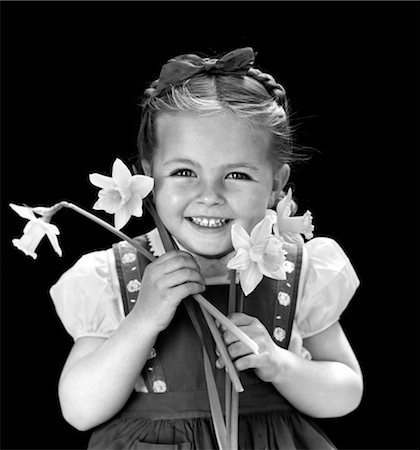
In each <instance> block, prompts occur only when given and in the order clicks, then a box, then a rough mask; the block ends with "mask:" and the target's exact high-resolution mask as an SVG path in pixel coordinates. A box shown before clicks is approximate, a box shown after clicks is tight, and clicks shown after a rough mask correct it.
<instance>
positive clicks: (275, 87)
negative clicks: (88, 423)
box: [247, 67, 287, 107]
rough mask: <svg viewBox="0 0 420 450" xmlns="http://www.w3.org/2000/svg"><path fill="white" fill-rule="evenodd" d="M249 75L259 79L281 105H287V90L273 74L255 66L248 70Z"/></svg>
mask: <svg viewBox="0 0 420 450" xmlns="http://www.w3.org/2000/svg"><path fill="white" fill-rule="evenodd" d="M247 75H248V76H250V77H252V78H254V80H257V81H259V82H260V83H261V84H262V85H263V86H264V87H265V89H266V90H267V92H268V93H269V94H270V95H271V96H272V97H273V98H274V99H275V100H276V101H277V103H278V104H279V105H281V106H283V107H286V106H287V102H286V91H285V89H284V87H283V86H282V85H281V84H280V83H277V81H276V80H275V79H274V77H273V76H272V75H270V74H269V73H264V72H261V70H259V69H255V68H254V67H251V68H250V69H249V70H248V73H247Z"/></svg>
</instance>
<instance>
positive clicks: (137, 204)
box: [127, 195, 143, 217]
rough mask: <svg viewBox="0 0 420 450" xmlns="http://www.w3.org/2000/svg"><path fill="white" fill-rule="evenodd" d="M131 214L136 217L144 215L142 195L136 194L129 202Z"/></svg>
mask: <svg viewBox="0 0 420 450" xmlns="http://www.w3.org/2000/svg"><path fill="white" fill-rule="evenodd" d="M127 206H128V209H129V211H130V214H131V215H132V216H135V217H141V216H142V215H143V200H142V198H141V196H140V195H135V196H132V197H131V198H130V200H129V201H128V202H127Z"/></svg>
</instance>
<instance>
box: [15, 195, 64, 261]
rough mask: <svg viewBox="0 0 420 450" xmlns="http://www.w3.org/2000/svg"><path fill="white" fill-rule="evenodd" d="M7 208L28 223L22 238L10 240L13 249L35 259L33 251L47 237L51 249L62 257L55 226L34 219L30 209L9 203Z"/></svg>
mask: <svg viewBox="0 0 420 450" xmlns="http://www.w3.org/2000/svg"><path fill="white" fill-rule="evenodd" d="M9 206H10V207H11V208H12V209H13V211H15V212H16V213H17V214H19V216H21V217H23V218H24V219H26V220H28V223H27V224H26V226H25V228H24V229H23V236H22V237H21V238H20V239H13V240H12V243H13V245H14V246H15V247H17V248H18V249H19V250H21V251H22V252H24V253H25V254H26V255H28V256H31V257H32V258H33V259H36V258H37V254H36V253H35V250H36V249H37V247H38V245H39V243H40V242H41V239H42V238H43V237H44V236H47V237H48V239H49V241H50V242H51V245H52V246H53V249H54V250H55V251H56V252H57V254H58V255H59V256H61V255H62V251H61V248H60V246H59V244H58V239H57V235H59V234H60V231H59V229H58V228H57V227H56V226H55V225H52V224H51V223H48V222H47V221H46V220H45V219H42V218H39V217H36V216H35V214H34V212H33V211H32V209H31V208H28V207H27V206H19V205H15V204H13V203H10V204H9Z"/></svg>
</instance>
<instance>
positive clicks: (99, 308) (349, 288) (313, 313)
mask: <svg viewBox="0 0 420 450" xmlns="http://www.w3.org/2000/svg"><path fill="white" fill-rule="evenodd" d="M147 237H148V239H149V243H150V245H151V250H152V253H153V254H154V255H155V256H160V255H161V254H163V252H164V250H163V246H162V243H161V241H160V238H159V234H158V232H157V230H156V229H155V230H153V231H151V232H150V233H148V234H147ZM228 256H229V258H228V259H230V257H231V256H232V255H228ZM224 259H226V258H224ZM207 261H209V260H207ZM198 262H199V264H200V266H201V268H202V272H203V275H204V278H205V279H206V283H207V284H221V283H228V279H227V277H226V276H222V275H220V273H217V268H215V267H214V264H213V267H212V266H210V267H209V265H208V264H207V267H203V266H205V265H206V260H204V259H203V261H202V259H201V258H199V259H198ZM223 266H224V267H226V265H225V262H224V264H223ZM358 286H359V279H358V277H357V275H356V272H355V271H354V269H353V267H352V265H351V263H350V261H349V259H348V257H347V256H346V255H345V253H344V251H343V250H342V249H341V247H340V246H339V245H338V244H337V242H335V241H334V240H332V239H330V238H324V237H317V238H314V239H312V240H310V241H308V242H306V243H305V244H304V245H303V253H302V269H301V275H300V283H299V292H298V298H297V305H296V314H295V318H294V323H293V329H292V335H291V339H290V344H289V350H290V351H292V352H293V353H295V354H297V355H300V356H301V357H303V358H306V359H311V355H310V353H309V352H308V351H307V350H306V349H305V348H304V347H303V339H305V338H307V337H310V336H313V335H315V334H317V333H320V332H321V331H324V330H325V329H327V328H328V327H330V326H331V325H332V324H334V323H335V322H336V321H337V320H339V318H340V315H341V313H342V312H343V311H344V309H345V308H346V306H347V304H348V303H349V301H350V300H351V298H352V296H353V295H354V292H355V291H356V289H357V287H358ZM50 295H51V297H52V300H53V302H54V305H55V308H56V311H57V314H58V316H59V317H60V319H61V321H62V323H63V325H64V327H65V329H66V330H67V332H68V333H69V334H70V335H71V336H72V337H73V339H74V340H76V339H78V338H80V337H86V336H94V337H102V338H109V337H110V336H111V335H112V333H113V332H114V331H115V330H116V329H117V328H118V326H119V325H120V323H121V322H122V321H123V320H124V310H123V304H122V299H121V293H120V288H119V282H118V275H117V271H116V267H115V258H114V253H113V250H112V249H108V250H101V251H95V252H92V253H88V254H86V255H84V256H82V257H81V258H80V259H79V260H78V261H77V262H76V263H75V265H74V266H73V267H71V268H70V269H69V270H68V271H67V272H65V273H64V274H63V275H62V276H61V277H60V279H59V280H58V281H57V283H56V284H55V285H53V286H52V287H51V289H50Z"/></svg>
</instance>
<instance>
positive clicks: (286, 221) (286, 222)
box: [275, 189, 314, 239]
mask: <svg viewBox="0 0 420 450" xmlns="http://www.w3.org/2000/svg"><path fill="white" fill-rule="evenodd" d="M291 204H292V190H291V189H289V190H288V192H287V195H286V197H284V198H283V199H282V200H281V201H280V202H279V203H278V205H277V208H276V211H277V232H278V233H277V232H276V233H275V234H280V235H281V234H286V233H293V234H303V235H304V236H305V238H306V239H312V238H313V236H314V235H313V231H314V226H313V225H312V214H311V213H310V211H306V212H305V214H304V215H303V216H293V217H290V214H291Z"/></svg>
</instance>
